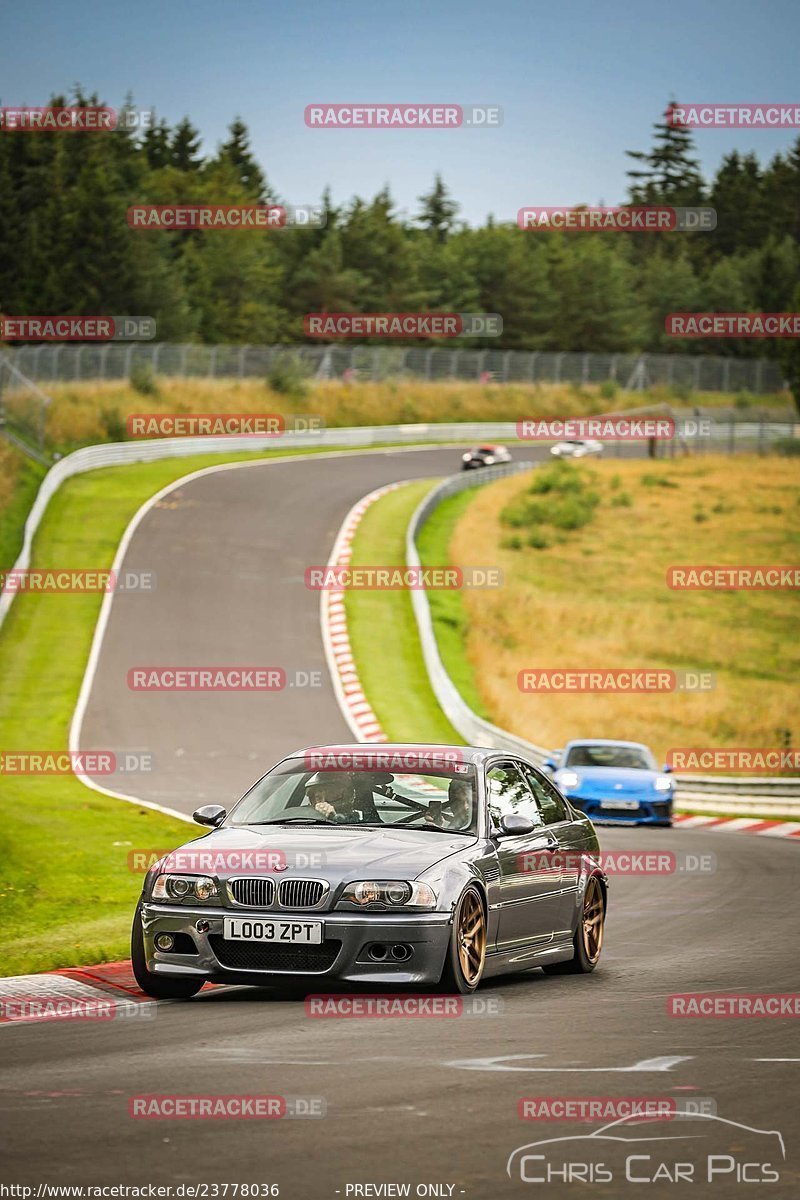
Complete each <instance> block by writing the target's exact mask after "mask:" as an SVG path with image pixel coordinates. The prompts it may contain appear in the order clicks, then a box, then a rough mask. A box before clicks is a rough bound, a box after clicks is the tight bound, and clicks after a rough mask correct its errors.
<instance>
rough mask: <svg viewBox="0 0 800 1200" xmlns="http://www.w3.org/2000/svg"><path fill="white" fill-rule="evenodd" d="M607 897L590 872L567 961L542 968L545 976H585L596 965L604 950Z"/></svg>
mask: <svg viewBox="0 0 800 1200" xmlns="http://www.w3.org/2000/svg"><path fill="white" fill-rule="evenodd" d="M605 920H606V898H605V894H604V892H603V888H602V887H601V884H600V880H599V879H598V878H597V876H596V875H591V876H590V877H589V880H588V882H587V884H586V891H585V892H584V893H583V908H582V909H581V915H580V918H579V920H578V927H577V929H576V930H575V936H574V937H573V939H572V945H573V951H574V952H573V955H572V958H570V959H568V961H567V962H559V963H548V965H547V966H546V967H542V970H543V971H546V972H547V974H548V975H588V974H589V972H590V971H593V970H594V969H595V967H596V966H597V963H598V961H599V959H600V951H601V950H602V949H603V929H604V926H605Z"/></svg>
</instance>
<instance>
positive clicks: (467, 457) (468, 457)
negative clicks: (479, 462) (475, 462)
mask: <svg viewBox="0 0 800 1200" xmlns="http://www.w3.org/2000/svg"><path fill="white" fill-rule="evenodd" d="M461 457H462V459H463V460H464V462H469V460H470V459H471V458H472V455H471V454H469V453H467V454H462V455H461Z"/></svg>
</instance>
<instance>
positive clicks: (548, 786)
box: [522, 763, 569, 825]
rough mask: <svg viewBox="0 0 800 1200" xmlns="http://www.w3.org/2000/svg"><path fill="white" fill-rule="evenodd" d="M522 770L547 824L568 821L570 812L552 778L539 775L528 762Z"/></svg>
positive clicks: (523, 765)
mask: <svg viewBox="0 0 800 1200" xmlns="http://www.w3.org/2000/svg"><path fill="white" fill-rule="evenodd" d="M522 770H523V772H524V774H525V778H526V779H527V781H528V783H529V784H530V787H531V791H532V792H533V794H534V796H535V797H536V803H537V804H538V805H539V809H540V811H541V814H542V820H543V821H544V823H545V825H555V824H556V822H558V821H568V820H569V813H568V812H567V809H566V807H565V805H564V801H563V800H562V799H561V797H560V796H559V794H558V792H557V791H556V789H555V788H554V787H553V785H552V783H551V782H550V780H549V779H545V778H543V776H541V775H538V774H537V773H536V771H534V770H533V768H532V767H529V766H528V764H527V763H523V764H522Z"/></svg>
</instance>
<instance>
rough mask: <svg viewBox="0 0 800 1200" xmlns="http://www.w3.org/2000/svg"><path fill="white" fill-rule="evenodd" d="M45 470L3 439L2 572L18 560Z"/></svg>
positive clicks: (0, 459)
mask: <svg viewBox="0 0 800 1200" xmlns="http://www.w3.org/2000/svg"><path fill="white" fill-rule="evenodd" d="M46 470H47V469H46V467H43V466H40V465H39V463H37V462H33V461H32V460H31V459H29V458H27V457H26V455H24V454H23V453H22V451H21V450H17V449H16V447H14V446H12V445H11V443H10V442H7V441H5V440H4V439H2V438H0V571H8V570H9V569H10V568H11V567H13V565H14V563H15V562H16V561H17V556H18V554H19V552H20V550H21V549H22V537H23V533H24V530H25V520H26V518H27V516H28V513H29V512H30V508H31V505H32V504H33V501H34V499H35V498H36V493H37V491H38V490H39V484H40V483H41V482H42V480H43V479H44V476H45V474H46Z"/></svg>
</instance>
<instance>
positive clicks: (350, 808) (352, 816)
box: [305, 772, 364, 823]
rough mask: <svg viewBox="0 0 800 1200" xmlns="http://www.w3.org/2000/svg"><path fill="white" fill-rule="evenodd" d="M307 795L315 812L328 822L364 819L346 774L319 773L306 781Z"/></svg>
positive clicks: (350, 778) (349, 777)
mask: <svg viewBox="0 0 800 1200" xmlns="http://www.w3.org/2000/svg"><path fill="white" fill-rule="evenodd" d="M305 793H306V796H307V797H308V802H309V804H310V805H311V807H312V808H313V809H314V811H315V812H317V813H319V815H320V816H321V817H325V819H326V820H328V821H337V822H339V823H343V822H348V823H352V822H358V821H362V820H363V819H364V818H363V816H362V814H361V813H360V812H359V811H358V810H357V809H356V807H355V802H356V791H355V787H354V786H353V780H352V777H351V776H350V775H348V774H347V773H346V772H335V773H334V772H330V773H325V774H323V773H322V772H318V773H317V774H316V775H312V776H311V778H310V779H308V780H307V781H306V784H305Z"/></svg>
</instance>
